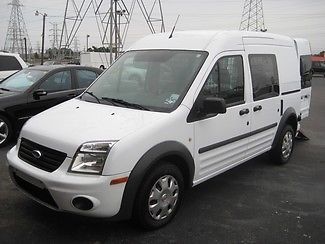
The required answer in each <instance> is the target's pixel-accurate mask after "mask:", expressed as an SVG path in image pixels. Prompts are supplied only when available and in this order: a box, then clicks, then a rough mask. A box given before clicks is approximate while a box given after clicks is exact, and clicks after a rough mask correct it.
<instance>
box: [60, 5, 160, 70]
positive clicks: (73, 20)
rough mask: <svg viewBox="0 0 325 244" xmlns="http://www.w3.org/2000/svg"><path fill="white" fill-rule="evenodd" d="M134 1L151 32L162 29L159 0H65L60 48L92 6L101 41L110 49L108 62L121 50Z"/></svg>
mask: <svg viewBox="0 0 325 244" xmlns="http://www.w3.org/2000/svg"><path fill="white" fill-rule="evenodd" d="M136 5H137V6H138V7H139V8H140V10H141V13H142V15H143V17H144V19H145V21H146V23H147V26H148V27H149V30H150V32H151V33H157V32H165V25H164V18H163V12H162V6H161V0H79V1H78V0H67V2H66V7H65V13H64V20H63V26H62V30H61V31H62V32H61V39H60V48H63V49H67V48H69V47H70V46H71V44H72V42H73V40H74V38H75V36H76V34H77V32H78V30H79V28H80V25H81V24H82V22H83V20H84V18H85V17H86V14H87V13H88V12H89V11H90V10H92V11H93V13H94V15H95V19H96V25H97V28H98V31H99V35H100V39H101V43H102V45H103V46H107V47H109V49H110V57H109V62H108V61H107V63H109V64H110V63H112V61H113V60H114V59H116V58H117V56H118V55H119V53H120V52H121V51H122V50H123V47H124V44H125V41H126V36H127V33H128V30H129V25H130V22H131V19H132V15H133V12H134V9H135V6H136ZM71 13H74V14H72V15H71ZM113 54H114V57H113Z"/></svg>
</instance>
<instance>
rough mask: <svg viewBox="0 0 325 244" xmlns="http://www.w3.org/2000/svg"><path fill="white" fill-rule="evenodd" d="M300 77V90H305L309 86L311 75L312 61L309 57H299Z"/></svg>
mask: <svg viewBox="0 0 325 244" xmlns="http://www.w3.org/2000/svg"><path fill="white" fill-rule="evenodd" d="M300 76H301V88H307V87H310V86H311V82H310V81H311V79H312V76H313V73H312V61H311V56H310V55H303V56H300Z"/></svg>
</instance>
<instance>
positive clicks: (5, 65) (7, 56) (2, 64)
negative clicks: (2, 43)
mask: <svg viewBox="0 0 325 244" xmlns="http://www.w3.org/2000/svg"><path fill="white" fill-rule="evenodd" d="M24 68H27V64H26V63H25V62H24V60H23V59H22V58H21V57H20V56H19V54H17V53H5V52H0V81H1V80H3V79H5V78H7V77H8V76H10V75H11V74H13V73H15V72H17V71H18V70H21V69H24Z"/></svg>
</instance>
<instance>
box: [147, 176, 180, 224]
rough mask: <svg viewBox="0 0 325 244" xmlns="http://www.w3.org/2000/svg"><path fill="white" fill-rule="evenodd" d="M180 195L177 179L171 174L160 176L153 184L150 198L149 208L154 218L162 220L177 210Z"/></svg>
mask: <svg viewBox="0 0 325 244" xmlns="http://www.w3.org/2000/svg"><path fill="white" fill-rule="evenodd" d="M178 196H179V187H178V183H177V180H176V179H175V178H174V177H173V176H171V175H165V176H162V177H161V178H159V179H158V180H157V181H156V183H155V184H154V185H153V187H152V188H151V191H150V195H149V199H148V210H149V213H150V215H151V217H152V218H154V219H155V220H162V219H165V218H167V217H168V216H170V214H171V213H172V212H173V211H174V210H175V206H176V203H177V200H178Z"/></svg>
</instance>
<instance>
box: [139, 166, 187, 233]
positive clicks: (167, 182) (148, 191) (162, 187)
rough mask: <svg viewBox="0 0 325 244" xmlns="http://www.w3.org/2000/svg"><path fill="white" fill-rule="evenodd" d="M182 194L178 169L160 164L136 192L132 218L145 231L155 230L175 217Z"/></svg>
mask: <svg viewBox="0 0 325 244" xmlns="http://www.w3.org/2000/svg"><path fill="white" fill-rule="evenodd" d="M183 193H184V178H183V175H182V173H181V172H180V170H179V168H178V167H176V166H175V165H173V164H170V163H166V162H161V165H159V166H158V167H156V168H154V169H153V170H152V172H151V173H150V174H149V175H148V176H147V177H146V179H145V180H144V182H143V183H142V185H141V188H140V190H139V192H138V197H137V199H136V202H135V208H134V212H133V217H134V219H135V220H136V222H137V223H139V224H140V225H141V226H142V227H143V228H145V229H157V228H160V227H162V226H164V225H166V224H167V223H169V222H170V221H171V220H172V219H173V217H174V216H175V214H176V212H177V210H178V207H179V205H180V203H181V200H182V198H183Z"/></svg>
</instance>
